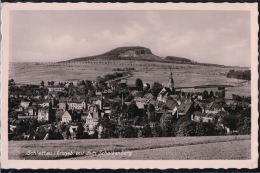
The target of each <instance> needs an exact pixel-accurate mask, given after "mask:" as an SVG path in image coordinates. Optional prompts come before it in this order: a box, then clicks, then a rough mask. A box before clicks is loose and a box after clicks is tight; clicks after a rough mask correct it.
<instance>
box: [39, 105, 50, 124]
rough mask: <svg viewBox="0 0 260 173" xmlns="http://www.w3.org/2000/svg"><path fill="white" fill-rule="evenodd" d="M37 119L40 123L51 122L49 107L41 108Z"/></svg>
mask: <svg viewBox="0 0 260 173" xmlns="http://www.w3.org/2000/svg"><path fill="white" fill-rule="evenodd" d="M37 117H38V118H37V119H38V121H49V107H44V108H39V109H38V115H37Z"/></svg>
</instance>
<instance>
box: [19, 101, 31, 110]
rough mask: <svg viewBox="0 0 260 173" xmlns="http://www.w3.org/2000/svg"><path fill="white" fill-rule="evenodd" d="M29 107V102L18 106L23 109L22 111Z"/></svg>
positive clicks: (23, 102) (22, 102)
mask: <svg viewBox="0 0 260 173" xmlns="http://www.w3.org/2000/svg"><path fill="white" fill-rule="evenodd" d="M29 105H30V102H29V101H21V104H20V106H21V107H23V108H24V109H27V108H28V107H29Z"/></svg>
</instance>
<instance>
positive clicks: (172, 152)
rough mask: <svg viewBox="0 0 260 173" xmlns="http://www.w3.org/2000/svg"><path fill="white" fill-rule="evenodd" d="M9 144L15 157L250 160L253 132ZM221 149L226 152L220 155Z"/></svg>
mask: <svg viewBox="0 0 260 173" xmlns="http://www.w3.org/2000/svg"><path fill="white" fill-rule="evenodd" d="M8 145H9V146H8V152H9V153H8V157H9V159H11V160H24V159H26V160H46V159H47V160H53V159H140V160H142V159H154V160H157V159H218V158H220V159H250V158H248V157H250V136H249V135H240V136H206V137H169V138H163V137H162V138H131V139H130V138H128V139H126V138H125V139H84V140H61V141H9V144H8ZM241 150H242V151H241ZM206 151H207V152H206ZM221 152H223V154H224V155H223V156H219V157H217V156H218V154H220V153H221ZM240 152H241V153H240ZM163 153H164V154H163ZM193 153H195V154H193ZM234 154H235V155H234ZM232 155H234V156H232Z"/></svg>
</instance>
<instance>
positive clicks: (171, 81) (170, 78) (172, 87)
mask: <svg viewBox="0 0 260 173" xmlns="http://www.w3.org/2000/svg"><path fill="white" fill-rule="evenodd" d="M168 87H169V88H170V89H171V90H172V91H173V90H174V80H173V77H172V72H171V75H170V77H169V83H168Z"/></svg>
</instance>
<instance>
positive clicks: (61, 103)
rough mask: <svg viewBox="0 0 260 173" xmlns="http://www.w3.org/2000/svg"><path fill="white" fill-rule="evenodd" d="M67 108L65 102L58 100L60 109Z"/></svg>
mask: <svg viewBox="0 0 260 173" xmlns="http://www.w3.org/2000/svg"><path fill="white" fill-rule="evenodd" d="M67 108H68V105H67V103H66V102H63V101H61V102H59V109H60V110H63V111H66V110H67Z"/></svg>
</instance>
